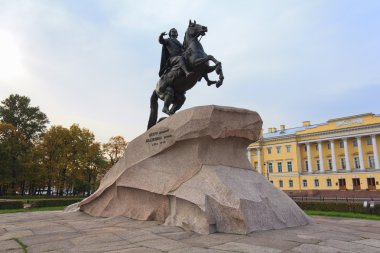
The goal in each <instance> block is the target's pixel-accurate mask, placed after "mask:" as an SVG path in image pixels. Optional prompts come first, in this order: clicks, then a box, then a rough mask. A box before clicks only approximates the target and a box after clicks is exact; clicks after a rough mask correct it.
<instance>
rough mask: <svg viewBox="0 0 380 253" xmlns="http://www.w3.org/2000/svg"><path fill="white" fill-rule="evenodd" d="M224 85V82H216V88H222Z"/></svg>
mask: <svg viewBox="0 0 380 253" xmlns="http://www.w3.org/2000/svg"><path fill="white" fill-rule="evenodd" d="M222 84H223V80H219V81H217V82H216V85H215V86H216V88H219V87H220V86H222Z"/></svg>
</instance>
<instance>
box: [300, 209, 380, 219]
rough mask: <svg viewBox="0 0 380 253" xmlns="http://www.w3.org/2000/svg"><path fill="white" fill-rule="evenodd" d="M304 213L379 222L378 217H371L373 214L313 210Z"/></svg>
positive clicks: (379, 217)
mask: <svg viewBox="0 0 380 253" xmlns="http://www.w3.org/2000/svg"><path fill="white" fill-rule="evenodd" d="M305 213H306V214H308V215H319V216H330V217H345V218H355V219H367V220H380V216H379V215H373V214H362V213H349V212H334V211H315V210H305Z"/></svg>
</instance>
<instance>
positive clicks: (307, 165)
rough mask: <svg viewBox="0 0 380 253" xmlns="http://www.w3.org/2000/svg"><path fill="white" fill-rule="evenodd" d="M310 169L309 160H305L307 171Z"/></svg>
mask: <svg viewBox="0 0 380 253" xmlns="http://www.w3.org/2000/svg"><path fill="white" fill-rule="evenodd" d="M308 170H309V163H308V161H307V160H305V171H308Z"/></svg>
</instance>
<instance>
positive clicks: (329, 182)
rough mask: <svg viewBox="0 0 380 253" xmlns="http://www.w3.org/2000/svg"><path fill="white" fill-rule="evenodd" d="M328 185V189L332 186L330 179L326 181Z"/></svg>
mask: <svg viewBox="0 0 380 253" xmlns="http://www.w3.org/2000/svg"><path fill="white" fill-rule="evenodd" d="M326 184H327V187H331V186H332V183H331V179H330V178H328V179H326Z"/></svg>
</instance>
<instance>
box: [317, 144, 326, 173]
mask: <svg viewBox="0 0 380 253" xmlns="http://www.w3.org/2000/svg"><path fill="white" fill-rule="evenodd" d="M318 151H319V168H320V169H321V172H322V173H324V172H325V166H324V162H323V152H322V141H318Z"/></svg>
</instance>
